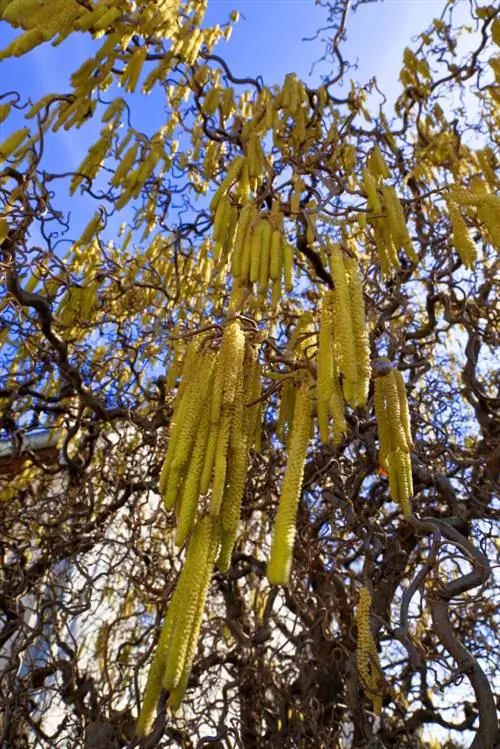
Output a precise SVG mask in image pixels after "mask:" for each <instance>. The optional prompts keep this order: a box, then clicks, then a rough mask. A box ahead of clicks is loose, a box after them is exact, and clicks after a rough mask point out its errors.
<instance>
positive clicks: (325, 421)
mask: <svg viewBox="0 0 500 749" xmlns="http://www.w3.org/2000/svg"><path fill="white" fill-rule="evenodd" d="M332 393H333V320H332V308H331V303H330V295H329V294H327V295H326V296H325V297H324V298H323V302H322V305H321V314H320V322H319V336H318V350H317V353H316V403H317V413H318V426H319V434H320V437H321V441H322V442H323V443H324V444H327V443H328V440H329V417H330V398H331V396H332Z"/></svg>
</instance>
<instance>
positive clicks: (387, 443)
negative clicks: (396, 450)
mask: <svg viewBox="0 0 500 749" xmlns="http://www.w3.org/2000/svg"><path fill="white" fill-rule="evenodd" d="M373 402H374V406H375V417H376V419H377V429H378V439H379V453H378V461H379V464H380V466H381V467H382V468H384V469H385V470H387V456H388V455H389V453H390V451H391V428H390V423H389V414H388V411H387V405H386V402H385V395H384V388H383V386H382V382H381V378H380V377H377V378H376V379H375V392H374V397H373Z"/></svg>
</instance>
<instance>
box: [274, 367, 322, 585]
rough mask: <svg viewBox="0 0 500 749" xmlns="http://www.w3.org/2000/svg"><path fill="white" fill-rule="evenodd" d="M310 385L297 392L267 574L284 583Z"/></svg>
mask: <svg viewBox="0 0 500 749" xmlns="http://www.w3.org/2000/svg"><path fill="white" fill-rule="evenodd" d="M311 412H312V389H311V387H310V384H309V382H307V381H304V382H302V383H301V385H300V387H299V389H298V392H297V402H296V405H295V410H294V419H293V429H292V435H291V438H290V441H289V450H288V461H287V466H286V471H285V477H284V480H283V487H282V491H281V496H280V499H279V504H278V513H277V516H276V522H275V526H274V533H273V540H272V544H271V555H270V558H269V563H268V566H267V577H268V580H269V582H270V583H271V584H273V585H286V584H287V583H288V580H289V577H290V571H291V566H292V557H293V546H294V540H295V524H296V518H297V509H298V504H299V499H300V493H301V489H302V480H303V476H304V463H305V459H306V453H307V446H308V444H309V436H310V431H311Z"/></svg>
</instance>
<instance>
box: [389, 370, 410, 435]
mask: <svg viewBox="0 0 500 749" xmlns="http://www.w3.org/2000/svg"><path fill="white" fill-rule="evenodd" d="M393 372H394V379H395V381H396V388H397V391H398V399H399V413H400V417H401V425H402V427H403V430H404V433H405V438H406V444H407V446H408V449H409V450H413V440H412V436H411V424H410V410H409V407H408V399H407V397H406V386H405V381H404V378H403V373H402V372H401V371H400V370H399V369H394V370H393Z"/></svg>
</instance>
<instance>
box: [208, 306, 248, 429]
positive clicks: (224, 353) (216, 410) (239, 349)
mask: <svg viewBox="0 0 500 749" xmlns="http://www.w3.org/2000/svg"><path fill="white" fill-rule="evenodd" d="M244 353H245V336H244V334H243V331H242V329H241V325H240V323H239V321H238V320H231V322H229V323H228V324H227V325H226V327H225V329H224V334H223V336H222V343H221V347H220V351H219V355H218V357H217V365H216V373H215V381H214V388H213V394H212V409H211V416H210V420H211V422H212V424H218V423H219V421H220V418H221V412H222V407H223V405H231V403H232V402H233V400H234V395H235V388H236V381H237V379H238V377H239V376H240V373H241V368H242V364H243V356H244Z"/></svg>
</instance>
